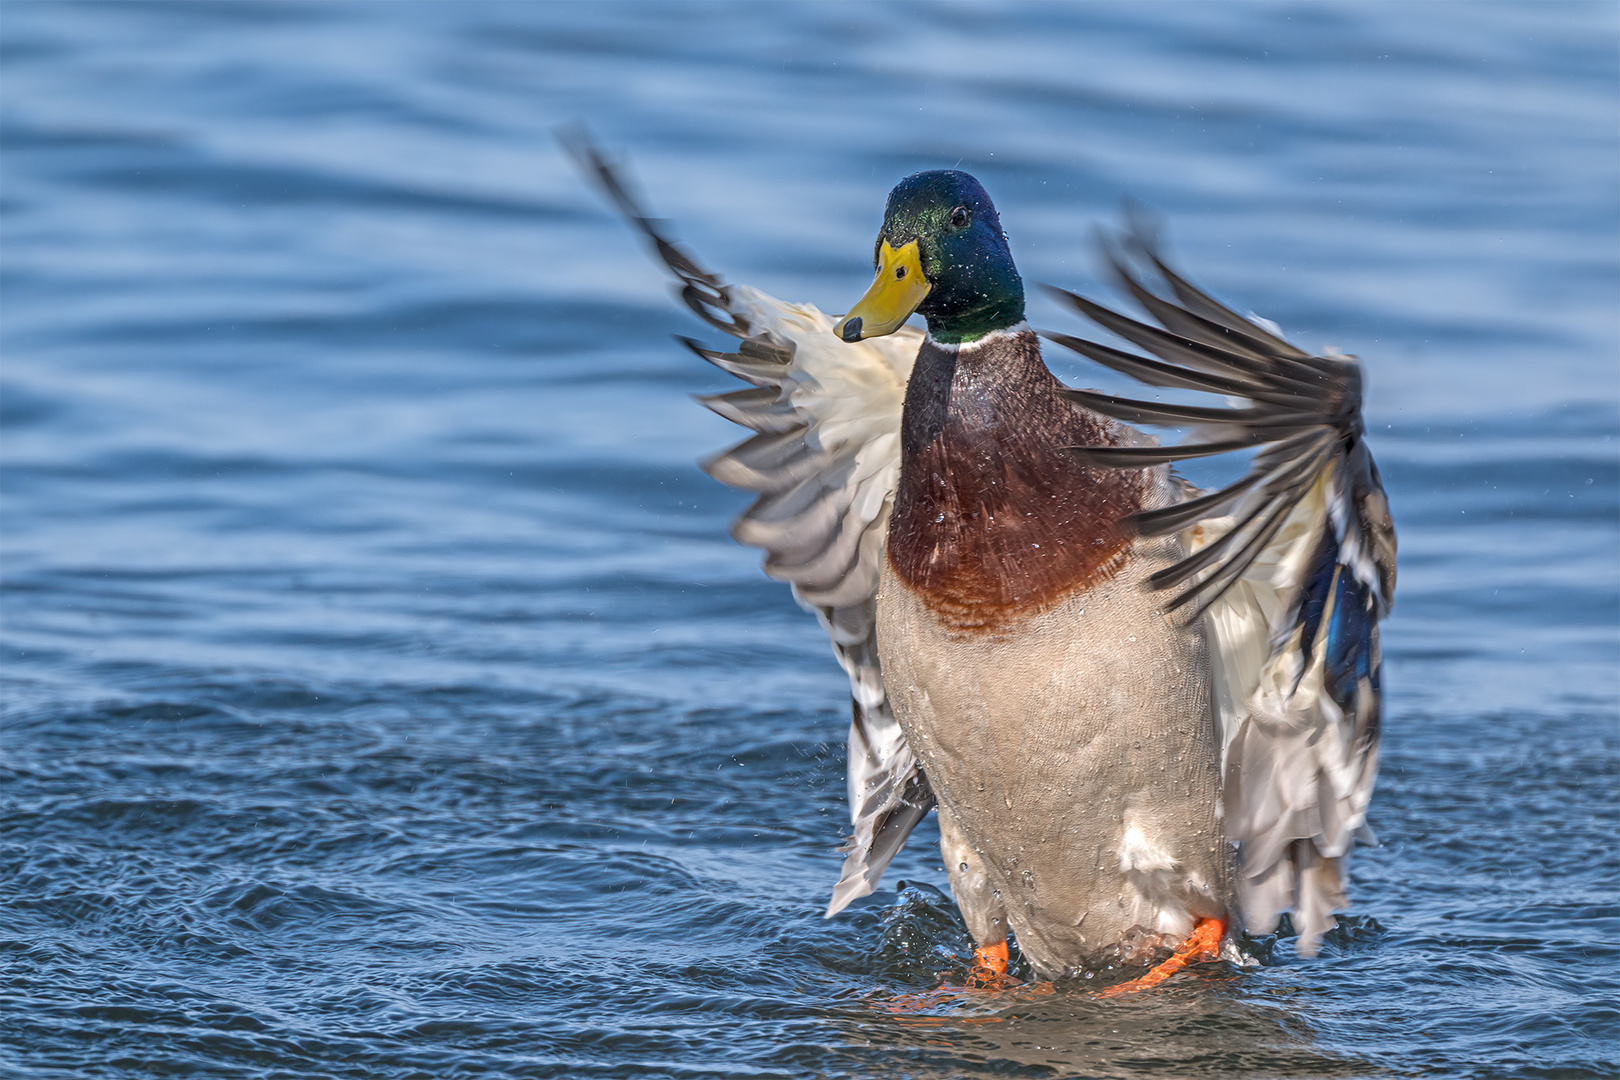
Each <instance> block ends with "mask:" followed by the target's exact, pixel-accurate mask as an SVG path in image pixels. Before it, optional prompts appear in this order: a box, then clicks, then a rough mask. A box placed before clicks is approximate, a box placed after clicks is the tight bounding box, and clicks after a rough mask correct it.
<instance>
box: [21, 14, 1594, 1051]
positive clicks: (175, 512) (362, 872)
mask: <svg viewBox="0 0 1620 1080" xmlns="http://www.w3.org/2000/svg"><path fill="white" fill-rule="evenodd" d="M1617 12H1620V9H1617V8H1616V7H1615V6H1614V5H1612V4H1592V5H1560V4H1529V5H1508V4H1480V5H1467V4H1449V3H1448V4H1438V5H1433V6H1424V5H1418V4H1405V5H1399V6H1397V5H1373V4H1369V5H1349V6H1341V5H1318V4H1245V5H1236V6H1230V5H1216V4H1202V5H1192V6H1180V5H1173V4H1153V5H1081V6H1059V5H1049V4H1036V5H1029V6H1000V5H987V6H975V5H944V6H936V5H922V6H912V5H907V6H885V7H870V6H865V5H861V6H841V5H804V6H727V5H683V4H615V5H601V6H598V5H577V6H576V5H562V4H555V5H550V4H548V5H519V4H490V5H479V4H470V3H459V4H453V5H452V4H444V5H429V4H412V5H393V6H383V5H356V6H326V5H302V4H300V5H264V4H248V3H242V4H218V5H208V6H204V5H193V4H135V3H129V4H116V5H74V4H41V5H33V4H26V3H18V2H10V3H7V4H5V5H4V7H3V8H0V63H3V64H4V70H5V79H4V83H3V84H0V150H3V153H0V180H3V183H0V359H3V373H0V378H3V383H0V408H3V417H0V420H3V425H4V427H3V442H0V455H3V466H4V468H3V473H0V482H3V490H0V528H3V552H0V553H3V564H0V573H3V584H4V607H3V622H0V631H3V646H4V650H5V654H4V655H5V661H4V676H5V688H4V719H3V726H0V904H3V907H0V1010H3V1016H0V1071H3V1072H4V1074H5V1075H6V1076H7V1077H16V1078H19V1080H22V1078H35V1077H38V1078H64V1077H108V1078H133V1077H154V1076H177V1075H190V1076H198V1077H254V1078H272V1077H276V1078H309V1077H364V1078H407V1077H434V1078H437V1077H506V1076H511V1077H570V1078H571V1077H683V1078H684V1077H709V1076H725V1077H738V1078H741V1077H750V1078H752V1077H872V1078H888V1077H902V1076H903V1077H939V1078H946V1077H963V1076H1020V1077H1023V1076H1027V1077H1138V1076H1189V1077H1194V1076H1196V1077H1202V1076H1278V1077H1296V1076H1307V1075H1309V1076H1342V1077H1352V1076H1375V1075H1376V1076H1384V1075H1396V1076H1478V1077H1544V1078H1551V1077H1560V1078H1574V1077H1588V1076H1612V1075H1614V1074H1615V1072H1616V1070H1617V1069H1620V1056H1617V1053H1616V1030H1617V1028H1616V1024H1617V1012H1616V996H1617V991H1620V979H1617V975H1616V972H1617V967H1616V959H1617V945H1616V943H1617V940H1620V912H1617V898H1620V869H1617V855H1620V820H1617V819H1620V812H1617V805H1616V788H1617V783H1620V765H1617V761H1620V729H1617V722H1616V715H1617V703H1620V634H1617V608H1620V568H1617V560H1616V552H1617V542H1620V468H1617V439H1616V437H1617V434H1620V421H1617V402H1620V379H1617V365H1616V358H1617V336H1620V335H1617V316H1616V309H1617V305H1616V296H1617V289H1620V246H1617V243H1616V240H1617V234H1620V213H1617V196H1616V192H1617V190H1620V50H1617V41H1620V14H1617ZM581 119H582V120H585V121H588V122H589V123H590V124H591V125H592V126H593V127H594V129H595V130H596V131H597V133H598V135H599V136H600V137H601V138H602V139H603V140H604V141H605V142H606V143H607V144H608V145H609V146H611V147H614V148H618V149H622V150H624V151H626V152H628V154H629V155H630V156H631V159H632V162H633V168H634V172H635V175H636V176H637V177H638V178H639V179H640V181H641V183H642V186H643V187H644V188H645V190H646V191H647V193H648V195H649V198H650V199H651V200H652V202H653V204H654V206H655V207H656V208H657V210H658V211H659V212H661V213H663V214H667V215H668V216H670V217H671V218H673V219H675V220H676V221H677V222H678V223H679V230H680V233H681V235H682V236H683V238H684V239H686V240H687V241H688V242H689V243H690V244H691V245H692V246H693V247H694V248H695V249H696V250H697V251H698V252H699V253H701V254H702V255H703V257H704V258H705V259H706V260H707V261H708V262H709V263H711V264H712V265H714V266H716V267H717V268H719V269H721V270H723V271H724V272H725V273H726V274H727V275H728V276H730V277H732V278H733V279H735V280H742V281H748V282H751V283H753V284H756V285H758V286H760V287H762V288H764V289H766V290H767V291H769V292H772V293H774V294H776V295H778V296H782V297H784V298H789V299H802V300H809V301H812V302H815V303H816V304H818V305H819V306H821V307H822V308H823V309H824V310H829V311H842V310H845V309H846V308H847V307H848V306H849V305H850V304H851V303H852V302H853V300H854V298H855V297H856V296H857V295H858V294H859V292H860V291H861V290H862V289H863V288H864V287H865V284H866V279H867V276H868V275H869V273H870V270H869V266H870V262H869V260H870V257H871V250H872V248H871V244H872V238H873V236H874V235H875V232H876V229H877V225H878V222H879V219H880V214H881V208H882V203H883V198H884V196H885V194H886V193H887V191H888V189H889V187H890V186H891V185H892V184H893V183H894V182H895V181H896V180H897V179H898V178H899V177H901V176H903V175H905V174H906V173H909V172H913V171H916V170H918V169H921V168H930V167H940V166H947V167H948V166H957V165H960V166H961V167H962V168H966V169H970V170H971V171H973V172H974V173H975V174H976V175H978V176H979V178H980V179H981V180H982V181H983V182H984V183H985V184H986V186H987V187H988V188H989V190H990V191H991V193H992V195H993V196H994V197H995V198H996V200H997V202H998V204H999V206H1000V209H1001V214H1002V219H1003V222H1004V224H1005V226H1006V228H1007V230H1008V232H1009V233H1010V234H1011V237H1012V247H1013V252H1014V254H1015V256H1016V257H1017V258H1018V260H1019V264H1020V268H1021V269H1022V271H1023V274H1024V277H1025V278H1026V280H1031V281H1051V282H1054V283H1057V284H1062V285H1066V286H1071V287H1079V288H1083V289H1086V290H1089V291H1091V292H1093V293H1094V294H1103V295H1108V290H1107V289H1106V287H1105V286H1103V285H1100V284H1099V282H1098V275H1097V273H1096V270H1095V267H1094V263H1093V259H1092V256H1091V253H1090V235H1091V230H1092V229H1093V227H1094V225H1095V224H1096V223H1097V222H1099V221H1110V220H1117V212H1118V208H1119V206H1120V202H1121V200H1122V199H1123V198H1125V197H1127V196H1129V197H1134V198H1136V199H1139V200H1141V201H1142V202H1144V203H1146V204H1147V205H1149V206H1150V207H1152V208H1154V209H1155V210H1157V211H1158V212H1160V213H1161V214H1163V215H1164V217H1165V219H1166V221H1167V223H1168V224H1167V228H1168V230H1169V232H1168V235H1169V241H1170V245H1171V249H1172V251H1173V252H1174V253H1175V254H1176V256H1177V257H1178V259H1179V260H1180V262H1181V263H1182V264H1183V265H1184V266H1185V267H1186V268H1187V269H1188V270H1189V271H1190V272H1191V273H1192V275H1193V276H1194V277H1195V278H1197V279H1198V280H1200V281H1201V282H1202V283H1204V284H1205V285H1206V286H1208V287H1210V288H1211V289H1212V290H1213V291H1215V292H1216V293H1217V294H1219V295H1221V296H1223V297H1225V298H1226V299H1228V300H1229V301H1231V302H1232V303H1234V305H1236V306H1238V307H1240V308H1242V309H1252V310H1254V311H1257V312H1260V313H1261V314H1264V315H1266V316H1268V317H1270V318H1272V319H1275V320H1276V321H1278V322H1279V323H1281V324H1282V325H1283V326H1284V327H1285V328H1287V330H1288V331H1289V332H1290V333H1291V334H1293V335H1295V336H1296V337H1297V338H1298V339H1299V340H1300V341H1301V342H1303V343H1305V344H1307V345H1310V346H1313V347H1318V348H1320V347H1327V346H1330V345H1331V346H1338V347H1341V348H1344V349H1346V350H1348V351H1351V352H1354V353H1357V354H1359V355H1361V356H1362V357H1363V358H1364V359H1365V362H1366V371H1367V378H1368V381H1369V384H1370V387H1371V390H1370V399H1369V422H1370V425H1371V428H1372V433H1373V434H1372V440H1371V441H1372V445H1373V448H1374V451H1375V453H1376V454H1377V455H1378V457H1379V461H1380V464H1381V466H1382V469H1383V473H1384V476H1385V478H1386V481H1387V483H1388V485H1389V488H1390V493H1391V498H1392V502H1393V506H1394V512H1395V515H1396V521H1397V525H1398V527H1399V530H1400V538H1401V564H1400V569H1401V577H1400V591H1399V595H1398V598H1397V603H1396V611H1395V615H1394V618H1393V619H1392V621H1391V622H1390V623H1389V624H1388V627H1387V632H1386V637H1385V649H1386V656H1387V660H1388V664H1387V669H1386V670H1387V686H1388V690H1387V697H1386V708H1387V715H1386V722H1385V730H1386V733H1387V734H1386V742H1385V747H1386V751H1385V764H1384V770H1383V774H1382V778H1381V782H1380V787H1379V790H1378V794H1377V796H1376V798H1375V800H1374V803H1373V808H1372V815H1371V823H1372V825H1373V826H1374V828H1375V829H1376V831H1377V832H1378V834H1379V835H1380V837H1381V839H1382V846H1380V847H1377V848H1373V849H1368V850H1364V851H1362V852H1360V853H1359V854H1358V856H1357V857H1356V861H1355V863H1354V866H1353V871H1352V886H1351V899H1352V909H1351V917H1350V918H1349V919H1347V920H1346V926H1345V929H1344V930H1343V931H1342V932H1340V933H1338V934H1337V935H1335V936H1334V938H1333V939H1332V940H1331V941H1330V943H1329V944H1328V946H1327V947H1326V948H1325V949H1324V951H1323V955H1322V956H1321V957H1320V958H1319V959H1316V960H1314V961H1302V960H1298V959H1296V958H1294V956H1293V954H1292V951H1291V948H1290V947H1289V946H1288V944H1287V942H1286V941H1285V942H1283V943H1281V944H1280V945H1279V946H1278V947H1277V948H1276V949H1275V950H1274V951H1273V952H1271V953H1270V956H1269V960H1268V962H1267V964H1265V965H1264V966H1261V967H1259V968H1257V969H1253V970H1248V971H1244V972H1237V971H1235V970H1226V971H1212V972H1205V973H1202V974H1200V975H1197V976H1191V977H1183V978H1178V979H1177V980H1176V981H1174V982H1173V983H1172V984H1170V986H1169V987H1168V988H1167V989H1165V990H1164V991H1162V992H1159V993H1156V994H1153V995H1147V996H1145V997H1143V998H1141V999H1135V1000H1132V999H1121V1000H1118V1001H1107V1002H1102V1001H1098V1000H1095V999H1093V998H1090V997H1087V996H1086V995H1084V994H1078V993H1060V994H1056V995H1052V996H1049V997H1044V998H1038V999H1037V998H1025V999H996V998H993V997H988V996H987V997H986V998H985V1000H983V1001H982V1002H977V1003H974V1004H970V1005H966V1006H960V1005H959V1006H953V1007H951V1008H940V1009H936V1010H933V1011H932V1012H925V1013H923V1014H918V1015H903V1014H902V1015H896V1014H895V1013H894V1011H893V1010H892V1009H891V1008H890V1006H892V1004H893V999H894V998H895V997H896V996H897V995H901V994H905V993H908V992H915V991H917V990H919V989H922V988H926V987H928V986H931V985H933V978H934V977H933V973H934V972H937V971H941V970H946V969H948V968H949V967H950V965H951V963H952V962H953V961H952V959H951V956H952V954H957V955H959V954H960V952H961V950H962V949H963V948H964V947H965V945H966V943H965V939H964V938H963V936H962V935H963V931H962V929H961V926H960V923H959V921H958V920H957V917H956V915H955V914H954V911H953V909H952V908H951V906H950V904H949V903H948V902H946V901H945V900H944V898H943V897H942V896H941V894H940V893H939V892H938V890H939V889H940V888H942V887H943V886H944V884H945V883H944V876H943V874H942V873H941V872H940V871H939V867H938V862H937V858H938V856H937V852H936V850H935V849H934V847H933V844H934V839H935V833H934V828H933V825H932V822H931V821H930V822H928V823H925V825H924V826H923V828H921V829H920V830H919V832H918V834H917V835H916V836H915V837H914V838H913V842H912V843H911V845H910V846H909V847H908V848H907V849H906V850H905V852H904V853H903V854H902V856H901V857H900V859H899V860H897V862H896V864H895V865H894V867H893V868H892V869H891V871H890V873H889V876H888V879H887V881H886V882H885V885H886V889H885V890H884V891H880V892H879V893H877V894H876V895H874V896H872V897H869V898H867V899H865V900H863V901H860V902H858V903H857V904H856V905H855V907H854V908H853V909H852V910H851V911H850V912H848V913H846V914H844V915H842V916H840V917H838V918H836V919H833V920H830V921H824V920H823V919H822V918H821V917H820V913H821V910H822V907H823V906H824V903H825V898H826V895H827V892H828V890H829V888H830V886H831V883H832V881H833V880H834V878H835V877H836V875H837V869H838V864H839V859H840V857H839V856H838V854H837V853H836V852H835V851H834V850H833V847H834V845H835V844H836V843H837V842H838V841H839V839H840V836H841V834H842V832H843V828H844V822H845V810H844V796H843V779H842V769H843V738H844V734H845V729H846V725H847V716H848V713H847V697H846V684H845V682H844V678H843V675H842V673H841V672H840V671H839V670H838V669H837V667H836V665H835V664H834V663H833V661H832V658H831V656H830V655H829V652H828V649H827V648H826V645H825V642H824V640H823V639H822V637H821V633H820V631H819V630H818V629H817V627H816V626H815V624H814V622H813V620H811V619H810V618H808V617H807V616H805V615H804V614H803V613H801V612H800V611H798V610H797V609H796V608H795V606H794V605H793V603H792V601H791V599H790V597H789V596H788V594H787V591H786V589H785V588H783V587H782V586H779V585H777V584H774V583H772V582H770V581H768V580H766V579H765V578H764V577H763V576H762V575H761V574H760V573H759V572H758V570H757V568H756V556H755V554H754V553H753V552H751V551H749V550H747V549H744V548H740V547H738V546H736V545H734V544H733V543H732V542H731V541H730V540H729V539H727V537H726V533H725V529H726V525H727V523H728V521H729V519H730V518H731V517H732V516H733V515H734V514H736V513H737V512H738V511H739V510H740V509H741V508H742V506H743V505H744V501H745V500H744V497H743V496H741V495H739V494H738V493H734V492H731V491H728V490H726V489H724V488H721V487H720V486H719V485H717V484H715V483H714V482H713V481H711V480H709V479H708V478H707V477H705V476H704V475H702V474H701V473H700V472H699V471H698V469H697V467H696V466H695V464H694V460H695V459H696V458H698V457H699V456H701V455H703V454H706V453H708V452H711V451H713V450H715V449H717V448H719V447H721V446H724V445H727V444H728V443H729V442H730V441H732V440H734V439H735V438H736V436H737V432H736V431H735V429H732V428H730V426H729V425H728V424H726V423H725V422H724V421H722V420H720V419H718V418H716V417H714V416H711V415H709V414H707V413H706V412H704V411H703V410H702V409H700V408H698V407H697V406H696V405H694V404H693V403H691V402H690V401H689V400H688V399H687V397H686V394H687V393H688V392H712V391H714V390H719V389H728V388H730V387H729V386H728V385H727V382H728V380H727V378H726V377H725V376H724V375H722V374H720V373H719V372H717V371H714V370H710V369H707V368H706V367H705V366H704V365H702V364H701V363H699V362H698V361H696V360H695V359H694V358H693V357H692V356H691V355H690V354H688V353H687V352H686V351H685V350H684V349H681V348H679V347H677V346H676V345H674V344H673V343H672V342H671V341H670V335H671V334H672V333H688V334H698V335H700V336H701V335H702V334H704V333H705V332H706V328H704V327H702V326H701V324H699V323H697V321H696V320H695V319H693V318H692V317H690V316H689V315H687V314H685V313H684V312H683V310H682V309H680V308H678V307H677V305H676V304H675V303H674V302H673V301H672V300H671V298H670V296H669V293H668V289H667V286H666V284H665V283H664V281H663V280H662V278H661V276H660V274H659V272H658V270H657V269H656V268H654V267H653V266H652V265H651V263H650V262H649V261H648V260H647V259H646V258H645V255H644V252H643V251H642V250H641V249H640V248H639V247H638V245H637V243H636V241H635V240H634V238H633V237H632V235H631V234H630V232H629V231H628V230H627V229H626V228H625V227H624V226H623V225H622V224H621V223H620V222H618V221H617V220H615V218H614V217H613V216H612V215H611V214H609V213H608V212H607V211H605V210H604V209H603V207H602V206H601V205H600V203H599V202H598V200H597V199H596V198H595V197H594V195H593V193H592V192H591V191H590V190H589V189H588V188H587V187H586V186H585V185H584V184H583V183H582V182H581V181H580V179H579V177H578V176H577V175H576V173H575V172H574V170H573V168H572V166H571V165H570V164H569V162H568V161H567V159H566V157H565V155H564V154H562V153H561V152H560V151H559V149H558V148H557V146H556V144H555V142H554V140H553V138H552V134H551V132H552V130H553V128H554V127H555V126H557V125H559V124H562V123H565V122H569V121H574V120H581ZM1031 317H1032V319H1033V321H1035V322H1036V323H1037V324H1038V325H1044V326H1052V327H1057V328H1069V329H1073V328H1074V324H1073V323H1072V322H1071V321H1070V320H1068V319H1067V318H1066V317H1065V316H1064V315H1062V314H1061V313H1060V312H1059V311H1058V310H1057V309H1056V308H1055V307H1054V306H1053V305H1051V304H1050V303H1049V302H1047V301H1045V300H1044V299H1041V298H1039V297H1036V298H1034V299H1033V300H1032V305H1031ZM1054 366H1055V368H1056V370H1058V372H1059V373H1060V375H1062V376H1063V377H1064V378H1066V379H1068V380H1069V381H1071V382H1075V383H1079V384H1091V385H1097V384H1099V383H1106V380H1104V378H1103V376H1102V374H1101V373H1099V372H1098V371H1096V370H1095V369H1088V368H1087V367H1085V366H1084V365H1082V364H1080V363H1078V362H1074V361H1071V360H1069V359H1064V358H1062V357H1054ZM1268 944H1269V943H1267V942H1255V943H1252V948H1254V949H1255V950H1256V951H1257V952H1260V953H1262V954H1263V953H1265V951H1266V947H1267V945H1268Z"/></svg>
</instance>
